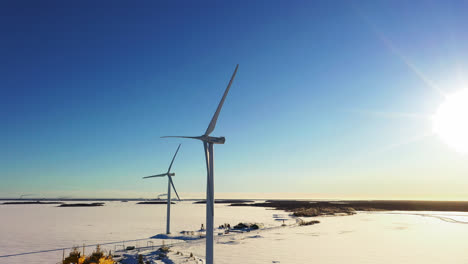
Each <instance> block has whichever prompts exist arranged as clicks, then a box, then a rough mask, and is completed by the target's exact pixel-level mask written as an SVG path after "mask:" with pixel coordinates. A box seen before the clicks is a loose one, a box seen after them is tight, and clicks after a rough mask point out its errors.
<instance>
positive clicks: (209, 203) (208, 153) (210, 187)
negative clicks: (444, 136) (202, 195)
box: [163, 64, 239, 264]
mask: <svg viewBox="0 0 468 264" xmlns="http://www.w3.org/2000/svg"><path fill="white" fill-rule="evenodd" d="M238 68H239V64H237V66H236V69H235V70H234V73H233V74H232V77H231V80H230V81H229V84H228V86H227V87H226V90H225V91H224V95H223V97H222V98H221V101H220V102H219V105H218V108H217V109H216V112H215V113H214V115H213V118H212V119H211V122H210V124H209V125H208V128H207V129H206V131H205V134H203V135H202V136H199V137H185V136H165V137H163V138H166V137H175V138H191V139H198V140H201V141H203V146H204V148H205V159H206V170H207V186H206V263H207V264H213V242H214V234H213V229H214V223H213V220H214V159H213V144H224V142H225V140H226V139H225V138H224V137H210V134H211V132H213V130H214V129H215V126H216V121H217V120H218V116H219V112H221V108H222V107H223V104H224V100H225V99H226V96H227V94H228V92H229V88H231V85H232V82H233V81H234V78H235V77H236V73H237V69H238Z"/></svg>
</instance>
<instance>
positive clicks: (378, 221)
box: [0, 202, 468, 264]
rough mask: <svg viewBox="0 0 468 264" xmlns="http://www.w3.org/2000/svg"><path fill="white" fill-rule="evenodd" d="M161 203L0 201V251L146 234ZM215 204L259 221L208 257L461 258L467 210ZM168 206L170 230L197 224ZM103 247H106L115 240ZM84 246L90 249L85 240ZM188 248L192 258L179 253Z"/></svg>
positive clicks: (48, 255) (196, 248) (198, 252)
mask: <svg viewBox="0 0 468 264" xmlns="http://www.w3.org/2000/svg"><path fill="white" fill-rule="evenodd" d="M165 210H166V206H165V205H136V204H135V202H128V203H122V202H106V205H105V206H104V207H89V208H58V207H56V205H0V223H1V225H0V256H5V255H11V254H17V253H24V252H32V251H43V250H49V249H56V248H64V247H71V246H73V245H82V244H83V243H85V244H87V245H90V244H97V243H108V242H114V241H122V240H134V239H148V238H150V237H151V236H154V235H156V234H160V233H164V231H165V212H166V211H165ZM215 210H216V211H215V222H216V223H215V226H218V225H220V224H223V223H230V224H231V225H234V224H237V223H238V222H262V223H264V224H265V227H266V229H265V230H262V231H252V232H249V233H243V234H237V235H230V236H217V237H216V241H217V243H216V244H215V260H216V264H223V263H226V264H227V263H232V264H234V263H243V264H253V263H297V264H303V263H322V264H329V263H356V264H357V263H359V264H362V263H384V264H386V263H388V264H390V263H399V264H402V263H425V264H428V263H468V254H466V252H468V245H467V244H466V243H465V241H466V237H468V214H467V213H447V212H388V213H384V212H372V213H368V212H361V213H358V214H357V215H353V216H339V217H317V218H314V219H317V220H320V221H321V223H320V224H317V225H313V226H304V227H301V226H295V225H294V223H295V219H293V218H291V217H288V216H287V214H285V213H284V212H283V211H275V210H267V209H264V208H256V207H229V206H227V205H225V204H217V205H216V208H215ZM172 212H173V214H172V220H173V222H172V233H173V234H174V235H178V234H179V232H180V231H182V230H198V229H199V228H200V224H201V223H204V218H205V205H203V204H192V203H191V202H182V203H178V204H176V205H173V206H172ZM278 217H288V218H289V219H290V220H288V221H286V223H287V224H288V225H290V226H287V227H280V225H281V223H282V222H281V221H277V219H278ZM153 241H154V243H155V244H158V243H159V242H161V241H160V240H153ZM146 243H147V240H141V241H133V242H125V246H129V245H134V246H138V245H139V246H142V245H146ZM166 243H168V242H166ZM104 248H105V249H111V250H114V249H115V248H116V245H105V246H104ZM86 250H87V252H90V251H91V248H87V249H86ZM177 251H179V252H180V253H182V254H183V256H182V255H180V254H176V252H177ZM141 253H142V254H145V255H147V260H154V258H153V257H154V256H153V255H152V253H151V252H150V251H142V252H141ZM190 253H193V254H194V256H195V260H189V259H188V258H187V256H189V255H190ZM61 257H62V251H61V250H60V251H52V252H45V253H40V254H29V255H18V256H11V257H0V263H5V264H6V263H8V264H15V263H29V264H34V263H41V264H48V263H51V264H55V263H57V262H59V261H60V259H61ZM169 257H170V258H171V262H173V263H176V264H177V263H197V260H199V259H203V258H204V241H203V240H195V241H188V242H183V243H179V244H176V245H174V247H173V251H172V252H171V253H170V254H169ZM186 261H188V262H186ZM171 262H169V263H171ZM127 263H132V262H131V261H128V262H127ZM152 263H163V262H161V261H160V260H154V262H152ZM166 263H167V262H166ZM198 263H200V262H198Z"/></svg>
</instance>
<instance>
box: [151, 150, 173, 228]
mask: <svg viewBox="0 0 468 264" xmlns="http://www.w3.org/2000/svg"><path fill="white" fill-rule="evenodd" d="M180 145H181V144H179V146H178V147H177V150H176V152H175V154H174V157H173V158H172V161H171V164H170V165H169V169H167V172H166V173H162V174H157V175H151V176H146V177H143V179H147V178H154V177H164V176H167V178H168V180H167V224H166V233H167V234H170V233H171V185H172V188H174V192H175V194H176V195H177V199H179V201H180V197H179V194H178V193H177V191H176V188H175V186H174V183H173V182H172V177H173V176H175V173H173V172H172V173H171V167H172V164H173V163H174V160H175V157H176V156H177V152H179V148H180Z"/></svg>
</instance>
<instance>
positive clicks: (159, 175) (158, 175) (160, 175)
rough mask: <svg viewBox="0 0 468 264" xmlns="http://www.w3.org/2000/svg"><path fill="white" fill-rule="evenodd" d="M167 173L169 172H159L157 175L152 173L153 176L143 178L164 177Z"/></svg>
mask: <svg viewBox="0 0 468 264" xmlns="http://www.w3.org/2000/svg"><path fill="white" fill-rule="evenodd" d="M166 175H167V172H166V173H163V174H157V175H151V176H146V177H143V179H147V178H154V177H164V176H166Z"/></svg>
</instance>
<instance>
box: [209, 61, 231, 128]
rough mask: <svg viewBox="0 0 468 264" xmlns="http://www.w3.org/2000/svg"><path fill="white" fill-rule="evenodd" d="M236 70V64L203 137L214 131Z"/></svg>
mask: <svg viewBox="0 0 468 264" xmlns="http://www.w3.org/2000/svg"><path fill="white" fill-rule="evenodd" d="M237 68H239V64H237V66H236V69H235V70H234V73H233V74H232V77H231V80H230V81H229V84H228V86H227V87H226V91H224V94H223V98H221V101H220V102H219V105H218V108H217V109H216V112H215V113H214V115H213V118H211V122H210V124H209V125H208V128H207V129H206V132H205V136H208V135H209V134H211V132H213V130H214V129H215V126H216V121H218V116H219V112H221V108H222V107H223V104H224V100H225V99H226V96H227V94H228V92H229V88H231V84H232V82H233V81H234V77H236V73H237Z"/></svg>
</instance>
